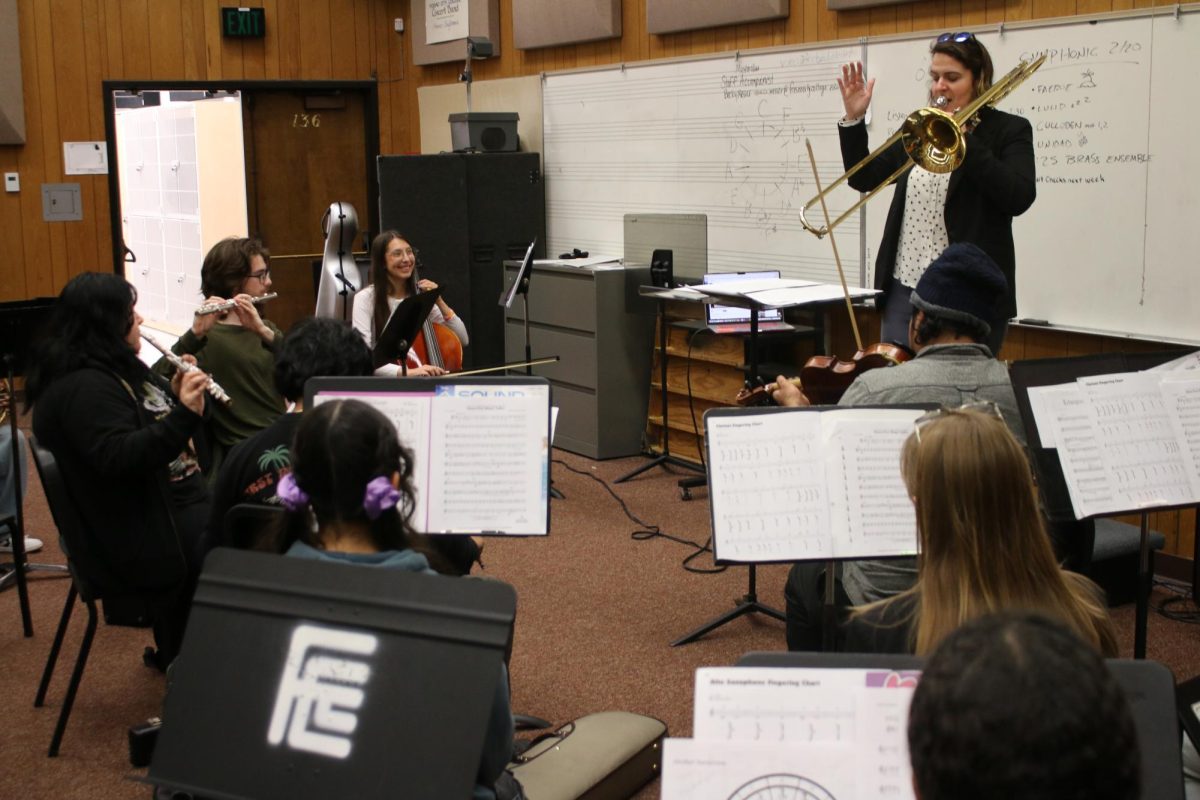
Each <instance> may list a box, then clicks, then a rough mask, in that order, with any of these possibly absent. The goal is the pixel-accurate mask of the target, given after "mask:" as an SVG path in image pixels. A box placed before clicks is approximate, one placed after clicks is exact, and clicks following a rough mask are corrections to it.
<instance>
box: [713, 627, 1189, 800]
mask: <svg viewBox="0 0 1200 800" xmlns="http://www.w3.org/2000/svg"><path fill="white" fill-rule="evenodd" d="M1104 664H1105V666H1107V667H1108V671H1109V673H1110V674H1111V675H1112V676H1113V678H1114V679H1115V680H1116V682H1117V683H1118V684H1119V685H1120V687H1121V690H1122V691H1123V692H1124V693H1125V697H1126V699H1127V700H1128V701H1129V708H1130V711H1132V712H1133V724H1134V727H1135V728H1136V729H1137V738H1138V749H1139V750H1140V751H1141V754H1142V778H1141V785H1142V791H1141V794H1140V795H1139V796H1140V797H1147V798H1149V797H1153V798H1155V800H1183V797H1184V792H1183V766H1182V763H1181V761H1180V754H1179V731H1178V729H1177V728H1176V727H1175V726H1173V725H1171V724H1170V722H1171V720H1172V718H1173V717H1174V715H1175V714H1174V712H1175V708H1174V700H1175V678H1174V676H1172V675H1171V671H1170V670H1169V669H1167V668H1166V667H1164V666H1163V665H1162V664H1159V663H1157V662H1155V661H1130V660H1128V659H1124V658H1106V659H1104ZM735 666H738V667H773V668H781V669H870V670H876V669H881V670H888V671H892V672H908V671H917V672H919V671H921V669H923V668H924V666H925V659H924V658H922V657H921V656H914V655H901V654H892V653H802V652H793V653H783V652H778V651H775V652H750V653H746V654H745V655H743V656H742V657H741V658H739V659H738V662H737V664H736V665H735Z"/></svg>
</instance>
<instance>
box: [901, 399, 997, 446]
mask: <svg viewBox="0 0 1200 800" xmlns="http://www.w3.org/2000/svg"><path fill="white" fill-rule="evenodd" d="M964 411H978V412H980V413H982V414H991V415H992V416H993V417H995V418H996V419H998V420H1000V421H1001V422H1004V415H1003V414H1001V413H1000V406H998V405H996V404H995V403H993V402H992V401H991V400H976V401H975V402H971V403H963V404H962V405H961V406H959V407H958V408H946V407H945V406H943V407H942V408H935V409H934V410H933V411H926V412H925V413H924V414H922V415H921V416H919V417H917V419H916V421H915V422H913V434H914V435H916V437H917V444H920V443H921V429H922V428H924V427H925V426H926V425H928V424H929V423H931V422H933V421H934V420H937V419H941V418H942V417H948V416H950V415H951V414H961V413H962V412H964Z"/></svg>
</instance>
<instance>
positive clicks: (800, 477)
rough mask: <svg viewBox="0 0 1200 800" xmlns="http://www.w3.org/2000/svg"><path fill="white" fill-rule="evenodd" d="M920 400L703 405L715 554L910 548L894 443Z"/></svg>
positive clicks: (782, 555) (773, 556)
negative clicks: (888, 404)
mask: <svg viewBox="0 0 1200 800" xmlns="http://www.w3.org/2000/svg"><path fill="white" fill-rule="evenodd" d="M927 409H928V407H914V406H905V407H899V408H898V407H894V406H893V407H888V408H880V407H859V408H820V407H816V408H761V409H751V408H742V409H739V408H721V409H713V410H711V411H709V412H708V413H706V414H705V415H704V430H705V443H706V448H707V452H708V475H709V479H708V482H709V498H710V501H709V505H710V508H711V512H712V528H713V542H714V555H715V557H716V559H717V560H718V561H742V562H765V561H805V560H816V559H831V558H837V559H843V558H869V557H886V556H909V555H915V554H916V552H917V524H916V515H915V513H914V512H913V507H912V502H911V501H910V500H909V497H908V491H907V489H905V487H904V481H903V480H902V479H901V477H900V449H901V447H902V446H903V444H904V440H905V439H906V438H908V435H909V434H910V433H912V430H913V421H914V420H916V418H917V417H919V416H921V414H923V413H925V411H926V410H927Z"/></svg>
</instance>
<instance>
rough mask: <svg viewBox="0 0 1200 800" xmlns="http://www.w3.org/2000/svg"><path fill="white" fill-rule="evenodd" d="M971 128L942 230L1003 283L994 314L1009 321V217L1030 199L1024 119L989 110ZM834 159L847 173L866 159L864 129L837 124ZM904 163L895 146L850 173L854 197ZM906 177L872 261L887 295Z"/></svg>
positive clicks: (1012, 269) (1028, 131) (1013, 301)
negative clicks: (985, 258)
mask: <svg viewBox="0 0 1200 800" xmlns="http://www.w3.org/2000/svg"><path fill="white" fill-rule="evenodd" d="M979 120H980V121H979V125H978V127H976V128H975V130H974V131H972V132H971V133H970V134H969V135H968V136H967V155H966V158H965V159H964V160H963V163H962V166H960V167H959V168H958V169H956V170H955V171H954V172H952V173H951V174H950V188H949V191H948V193H947V195H946V232H947V234H948V235H949V238H950V243H951V244H954V243H955V242H971V243H972V244H974V245H976V246H978V247H979V248H980V249H982V250H983V251H984V252H985V253H987V254H988V255H990V256H991V257H992V258H993V259H994V260H995V261H996V264H997V265H999V267H1000V269H1001V271H1003V272H1004V277H1005V278H1007V279H1008V296H1007V297H1005V298H1004V301H1003V302H1002V304H1001V306H1000V308H999V311H1000V313H1001V315H1002V316H1003V318H1004V319H1006V320H1007V319H1009V318H1010V317H1014V316H1016V313H1017V284H1016V255H1015V254H1014V252H1013V238H1012V220H1013V217H1016V216H1018V215H1020V214H1021V213H1023V212H1024V211H1025V210H1026V209H1028V208H1029V207H1030V206H1031V205H1033V201H1034V198H1035V197H1036V195H1037V187H1036V178H1035V166H1034V157H1033V127H1032V126H1031V125H1030V124H1029V120H1027V119H1025V118H1024V117H1018V116H1015V115H1013V114H1006V113H1005V112H1003V111H998V110H996V109H993V108H985V109H983V110H981V111H980V113H979ZM838 134H839V136H840V137H841V145H842V161H843V162H844V163H845V165H846V169H849V168H850V167H852V166H853V165H854V164H856V163H858V162H859V161H861V160H862V159H864V158H866V156H867V153H868V147H867V126H866V125H861V124H860V125H851V126H848V127H843V126H839V127H838ZM906 160H907V156H906V155H905V154H904V148H903V147H902V146H901V144H900V142H896V143H895V144H894V145H892V146H891V147H890V148H888V149H887V150H886V151H885V152H884V153H882V154H881V155H880V156H879V158H877V159H875V160H874V161H872V162H871V163H870V164H869V165H867V166H866V167H865V168H863V169H862V170H861V171H859V172H858V173H857V174H856V175H854V176H853V177H852V178H851V179H850V181H849V183H850V186H851V187H853V188H854V189H857V190H858V191H860V192H866V191H870V190H871V189H874V188H875V187H876V186H878V185H879V184H880V183H881V182H883V181H884V180H886V179H887V177H888V176H889V175H891V174H892V173H893V172H895V171H896V169H897V168H898V167H899V166H900V165H901V164H903V163H904V162H905V161H906ZM907 187H908V173H907V172H906V173H904V175H902V176H901V177H900V178H899V180H897V181H896V192H895V194H894V195H893V196H892V205H891V208H889V209H888V216H887V223H886V224H885V225H884V228H883V240H882V241H881V242H880V243H879V253H878V256H877V257H876V259H875V288H876V289H881V290H883V291H887V289H888V285H889V284H890V283H891V282H892V273H893V272H894V271H895V267H896V251H897V249H898V248H899V246H900V224H901V222H902V221H903V219H904V198H905V193H906V189H907Z"/></svg>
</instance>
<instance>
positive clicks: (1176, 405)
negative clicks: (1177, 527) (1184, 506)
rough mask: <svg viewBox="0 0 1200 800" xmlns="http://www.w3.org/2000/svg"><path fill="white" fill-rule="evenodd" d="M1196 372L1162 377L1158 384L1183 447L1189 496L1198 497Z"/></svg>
mask: <svg viewBox="0 0 1200 800" xmlns="http://www.w3.org/2000/svg"><path fill="white" fill-rule="evenodd" d="M1195 374H1196V373H1195V372H1191V371H1187V372H1176V373H1169V374H1167V375H1166V376H1164V379H1163V382H1162V383H1161V384H1160V385H1159V391H1160V392H1162V396H1163V403H1164V404H1165V405H1166V407H1167V413H1168V414H1169V415H1170V417H1171V427H1172V428H1173V429H1174V431H1175V436H1176V441H1178V442H1179V443H1180V444H1181V445H1182V446H1183V458H1184V462H1185V463H1186V464H1187V466H1188V473H1189V477H1190V478H1191V481H1192V496H1193V497H1200V377H1196V378H1193V377H1186V376H1189V375H1195Z"/></svg>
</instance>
